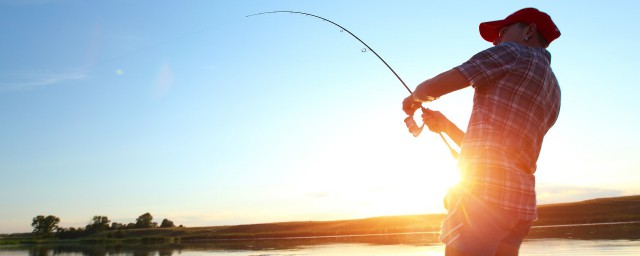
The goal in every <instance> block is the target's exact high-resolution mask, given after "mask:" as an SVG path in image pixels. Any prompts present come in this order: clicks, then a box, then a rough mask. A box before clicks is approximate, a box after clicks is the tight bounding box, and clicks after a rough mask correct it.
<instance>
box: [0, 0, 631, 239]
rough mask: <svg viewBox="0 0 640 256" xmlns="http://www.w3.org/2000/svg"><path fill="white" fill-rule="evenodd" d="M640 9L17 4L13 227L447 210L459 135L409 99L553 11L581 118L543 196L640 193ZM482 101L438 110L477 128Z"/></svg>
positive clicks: (5, 154)
mask: <svg viewBox="0 0 640 256" xmlns="http://www.w3.org/2000/svg"><path fill="white" fill-rule="evenodd" d="M639 5H640V3H638V2H637V1H609V0H607V1H604V0H602V1H600V0H594V1H587V2H584V1H560V2H558V1H498V0H490V1H471V0H468V1H467V0H465V1H334V0H324V1H293V0H291V1H284V0H283V1H274V0H266V1H265V0H255V1H250V0H238V1H151V0H140V1H125V0H114V1H82V0H24V1H18V0H2V1H0V31H1V32H2V40H0V48H1V49H3V50H2V51H1V54H2V58H1V59H2V60H3V61H0V124H1V125H0V203H1V204H2V207H1V208H0V233H15V232H30V231H31V230H32V227H31V226H30V224H31V219H32V218H33V217H35V216H37V215H45V216H46V215H55V216H57V217H59V218H60V219H61V222H60V226H61V227H84V226H85V225H87V224H88V223H89V222H90V221H91V219H92V217H93V216H98V215H99V216H107V217H108V218H109V219H110V220H111V221H113V222H119V223H125V224H126V223H131V222H135V219H136V218H137V217H138V216H140V215H142V214H144V213H147V212H149V213H151V214H152V216H153V217H154V221H156V222H158V223H159V222H161V221H162V219H165V218H166V219H170V220H172V221H173V222H174V223H175V224H177V225H184V226H188V227H194V226H215V225H234V224H249V223H263V222H279V221H322V220H337V219H353V218H367V217H374V216H385V215H404V214H424V213H442V212H444V209H443V207H442V197H443V196H444V195H445V193H446V190H447V188H448V187H449V186H450V185H452V184H454V183H455V181H456V179H457V178H458V177H457V169H456V162H455V160H454V159H453V158H452V157H451V156H450V155H449V151H448V149H447V148H446V146H445V144H444V143H443V142H442V141H441V140H440V137H439V136H437V135H436V134H434V133H430V132H424V133H423V134H422V135H420V136H419V137H417V138H414V137H413V136H411V134H409V133H408V132H407V129H406V127H405V126H404V123H403V119H404V118H405V114H404V113H403V112H402V110H401V102H402V100H403V99H404V97H406V96H407V94H408V93H407V91H406V89H405V88H403V87H402V84H401V83H400V81H399V80H398V79H397V78H396V77H395V76H394V75H393V73H391V71H389V69H387V67H386V66H385V65H384V64H383V63H382V62H381V61H380V60H379V59H377V58H376V57H375V55H373V54H372V53H371V52H370V51H368V50H366V49H364V46H363V45H362V44H360V43H359V42H358V41H357V40H355V39H354V38H353V37H351V36H349V35H348V34H347V33H346V32H341V31H340V29H339V28H338V27H336V26H334V25H332V24H330V23H328V22H324V21H322V20H320V19H316V18H313V17H309V16H304V15H297V14H284V13H277V14H267V15H258V16H251V17H246V16H247V15H250V14H254V13H260V12H267V11H276V10H290V11H300V12H308V13H312V14H315V15H319V16H322V17H325V18H328V19H331V20H333V21H334V22H336V23H338V24H341V25H342V26H344V27H345V28H347V29H348V30H349V31H351V32H353V33H354V34H356V35H357V36H358V37H360V39H362V40H363V41H364V42H366V43H367V44H368V45H369V46H370V47H372V48H373V49H374V50H375V51H376V52H377V53H378V54H379V55H380V56H381V57H382V58H384V59H385V60H386V61H387V62H388V63H389V65H390V66H391V67H393V69H394V70H395V71H396V72H397V73H398V75H399V76H400V77H401V78H402V79H403V80H404V81H405V82H406V83H407V85H408V86H409V87H410V88H411V89H413V88H414V87H415V86H416V85H417V84H419V83H420V82H422V81H423V80H425V79H428V78H431V77H432V76H435V75H437V74H439V73H440V72H443V71H446V70H449V69H450V68H452V67H454V66H456V65H459V64H461V63H462V62H464V61H466V60H467V59H469V58H470V57H471V56H473V54H475V53H477V52H479V51H482V50H484V49H486V48H489V47H491V46H492V45H491V44H490V43H488V42H485V41H484V40H482V38H481V37H480V36H479V34H478V24H479V23H480V22H483V21H490V20H498V19H503V18H505V17H506V16H507V15H509V14H511V13H513V12H514V11H516V10H519V9H521V8H524V7H536V8H539V9H540V10H542V11H545V12H547V13H548V14H550V15H551V17H552V18H553V20H554V21H555V23H556V24H557V25H558V27H559V28H560V31H561V32H562V36H561V37H560V38H559V39H557V40H556V41H554V42H553V43H552V44H551V45H550V47H549V48H548V50H549V51H550V52H551V54H552V63H551V65H552V68H553V69H554V72H555V74H556V76H557V77H558V80H559V83H560V86H561V89H562V109H561V112H560V117H559V119H558V121H557V123H556V125H555V126H554V127H553V128H552V129H551V130H550V131H549V133H548V134H547V136H546V137H545V141H544V144H543V148H542V152H541V155H540V158H539V161H538V170H537V172H536V179H537V192H538V202H539V203H541V204H544V203H559V202H573V201H580V200H586V199H592V198H600V197H613V196H623V195H636V194H640V186H638V185H637V184H640V176H639V175H638V174H637V171H638V166H640V158H639V157H638V150H637V149H636V148H635V145H638V144H640V139H639V136H637V134H636V131H638V130H640V122H639V120H638V114H637V113H638V111H639V110H640V105H639V104H638V101H637V95H639V94H640V87H639V86H637V77H636V75H634V74H635V72H637V71H636V70H635V69H636V68H637V67H638V65H637V60H638V59H640V52H638V51H636V50H632V49H630V48H629V47H630V46H633V45H634V42H637V41H639V40H640V37H639V35H638V34H637V33H635V32H634V31H635V27H636V26H637V25H638V24H640V17H639V16H638V15H636V11H637V10H638V9H640V8H639V7H640V6H639ZM472 97H473V89H471V88H467V89H463V90H461V91H457V92H454V93H452V94H449V95H445V96H443V97H441V98H440V99H439V100H438V101H435V102H432V103H428V104H426V105H425V106H427V107H429V108H431V109H435V110H439V111H441V112H443V113H444V114H445V115H447V116H448V117H449V118H450V119H451V120H452V121H454V122H455V123H456V124H458V126H460V127H466V124H467V120H468V118H469V115H470V112H471V104H472V102H471V101H472Z"/></svg>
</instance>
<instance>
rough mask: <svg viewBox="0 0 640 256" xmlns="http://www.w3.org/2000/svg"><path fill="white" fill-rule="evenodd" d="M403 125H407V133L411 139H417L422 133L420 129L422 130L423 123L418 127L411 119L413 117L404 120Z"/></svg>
mask: <svg viewBox="0 0 640 256" xmlns="http://www.w3.org/2000/svg"><path fill="white" fill-rule="evenodd" d="M404 123H405V124H406V125H407V129H409V132H410V133H411V134H413V137H418V135H420V133H422V129H424V123H423V124H422V125H421V126H418V124H417V123H416V120H414V119H413V115H411V116H407V118H405V119H404Z"/></svg>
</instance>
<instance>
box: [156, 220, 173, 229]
mask: <svg viewBox="0 0 640 256" xmlns="http://www.w3.org/2000/svg"><path fill="white" fill-rule="evenodd" d="M175 226H176V225H174V224H173V221H170V220H168V219H164V220H162V223H160V227H161V228H173V227H175Z"/></svg>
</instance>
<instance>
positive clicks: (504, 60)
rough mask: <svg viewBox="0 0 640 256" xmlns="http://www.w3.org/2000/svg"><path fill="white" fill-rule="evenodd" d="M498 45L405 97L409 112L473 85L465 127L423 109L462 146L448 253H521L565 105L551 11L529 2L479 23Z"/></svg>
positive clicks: (445, 231) (432, 124)
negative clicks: (544, 160)
mask: <svg viewBox="0 0 640 256" xmlns="http://www.w3.org/2000/svg"><path fill="white" fill-rule="evenodd" d="M480 35H481V36H482V38H484V39H485V40H487V41H489V42H492V43H493V44H494V45H495V46H494V47H491V48H489V49H487V50H484V51H482V52H479V53H477V54H476V55H474V56H473V57H472V58H471V59H469V60H468V61H467V62H465V63H463V64H461V65H460V66H457V67H455V68H453V69H451V70H449V71H446V72H444V73H442V74H439V75H437V76H435V77H433V78H431V79H429V80H426V81H424V82H422V83H420V84H419V85H418V86H417V87H416V89H415V91H414V92H413V94H412V95H411V96H409V97H407V98H406V99H405V100H404V101H403V110H404V111H405V112H406V113H407V114H408V115H413V113H414V112H415V111H416V110H417V109H418V108H420V106H421V104H422V103H423V102H428V101H432V100H434V99H437V98H438V97H440V96H442V95H445V94H447V93H450V92H453V91H456V90H459V89H462V88H465V87H467V86H472V87H473V88H474V90H475V94H474V99H473V110H472V112H471V118H470V120H469V124H468V127H467V130H466V134H465V132H463V131H462V130H461V129H459V128H458V127H457V126H455V125H454V124H453V123H452V122H451V121H449V120H448V119H447V118H446V117H445V116H444V115H442V114H441V113H440V112H437V111H431V110H426V111H423V112H424V113H423V115H422V117H423V121H424V122H425V124H426V125H427V126H428V127H429V129H430V130H432V131H434V132H444V133H446V134H448V135H449V137H450V138H452V140H453V141H454V142H455V143H456V144H458V146H460V148H461V150H460V156H459V158H458V168H459V169H460V172H461V178H460V183H459V184H458V185H457V186H456V187H454V188H452V189H451V190H450V191H449V193H448V194H447V198H446V199H445V207H446V208H447V210H448V214H447V217H446V219H445V221H444V222H443V225H442V231H441V235H440V239H441V241H442V242H443V243H445V244H446V249H445V254H446V255H448V256H453V255H518V251H519V248H520V244H521V243H522V240H523V239H524V237H525V236H526V235H527V234H528V232H529V229H530V227H531V224H532V222H533V221H534V220H535V219H536V218H537V215H536V198H535V197H536V195H535V177H534V176H533V174H534V172H535V171H536V162H537V160H538V156H539V154H540V148H541V145H542V140H543V137H544V135H545V134H546V133H547V131H548V130H549V129H550V128H551V126H553V124H554V123H555V121H556V119H557V117H558V113H559V110H560V88H559V86H558V82H557V80H556V78H555V75H554V73H553V71H552V70H551V67H550V60H551V55H550V53H549V52H548V51H547V50H546V47H547V46H548V45H549V43H551V42H552V41H553V40H555V39H556V38H558V37H559V36H560V31H559V30H558V28H557V27H556V25H555V24H554V23H553V21H552V20H551V18H550V17H549V15H547V14H546V13H544V12H541V11H539V10H537V9H534V8H525V9H522V10H519V11H517V12H515V13H513V14H511V15H509V16H508V17H507V18H506V19H504V20H497V21H491V22H484V23H481V24H480Z"/></svg>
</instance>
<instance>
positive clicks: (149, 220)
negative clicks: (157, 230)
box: [136, 213, 158, 228]
mask: <svg viewBox="0 0 640 256" xmlns="http://www.w3.org/2000/svg"><path fill="white" fill-rule="evenodd" d="M153 223H154V222H153V216H151V214H150V213H145V214H142V215H140V216H139V217H138V218H137V219H136V228H152V227H154V225H153ZM156 225H158V224H157V223H156Z"/></svg>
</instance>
